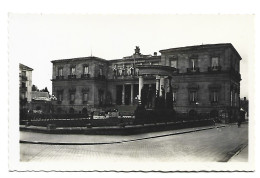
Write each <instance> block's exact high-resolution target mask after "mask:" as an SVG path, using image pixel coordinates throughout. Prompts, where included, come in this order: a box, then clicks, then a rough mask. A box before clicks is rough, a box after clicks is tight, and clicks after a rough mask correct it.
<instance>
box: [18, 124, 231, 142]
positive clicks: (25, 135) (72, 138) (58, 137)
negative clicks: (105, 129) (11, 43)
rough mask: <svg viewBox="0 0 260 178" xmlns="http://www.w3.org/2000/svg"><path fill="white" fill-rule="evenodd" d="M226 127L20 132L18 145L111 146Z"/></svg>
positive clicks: (221, 125)
mask: <svg viewBox="0 0 260 178" xmlns="http://www.w3.org/2000/svg"><path fill="white" fill-rule="evenodd" d="M226 126H228V125H224V124H220V125H217V126H204V127H196V128H186V129H179V130H169V131H161V132H151V133H144V134H138V135H127V136H120V135H82V134H68V135H66V134H46V133H33V132H25V131H20V143H31V144H56V145H95V144H113V143H123V142H133V141H139V140H144V139H151V138H157V137H166V136H171V135H178V134H185V133H191V132H198V131H203V130H209V129H219V128H221V127H226Z"/></svg>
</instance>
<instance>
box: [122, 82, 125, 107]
mask: <svg viewBox="0 0 260 178" xmlns="http://www.w3.org/2000/svg"><path fill="white" fill-rule="evenodd" d="M122 104H123V105H124V104H125V85H123V89H122Z"/></svg>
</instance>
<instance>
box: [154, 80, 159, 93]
mask: <svg viewBox="0 0 260 178" xmlns="http://www.w3.org/2000/svg"><path fill="white" fill-rule="evenodd" d="M155 80H156V91H155V92H156V94H157V91H158V93H160V76H156V79H155Z"/></svg>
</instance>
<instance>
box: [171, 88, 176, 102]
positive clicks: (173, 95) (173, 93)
mask: <svg viewBox="0 0 260 178" xmlns="http://www.w3.org/2000/svg"><path fill="white" fill-rule="evenodd" d="M172 100H173V102H176V91H174V92H172Z"/></svg>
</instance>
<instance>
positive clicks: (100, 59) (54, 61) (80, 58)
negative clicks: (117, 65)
mask: <svg viewBox="0 0 260 178" xmlns="http://www.w3.org/2000/svg"><path fill="white" fill-rule="evenodd" d="M85 60H99V61H103V62H107V60H106V59H102V58H99V57H95V56H89V57H77V58H69V59H58V60H53V61H51V62H52V63H58V62H73V61H85Z"/></svg>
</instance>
